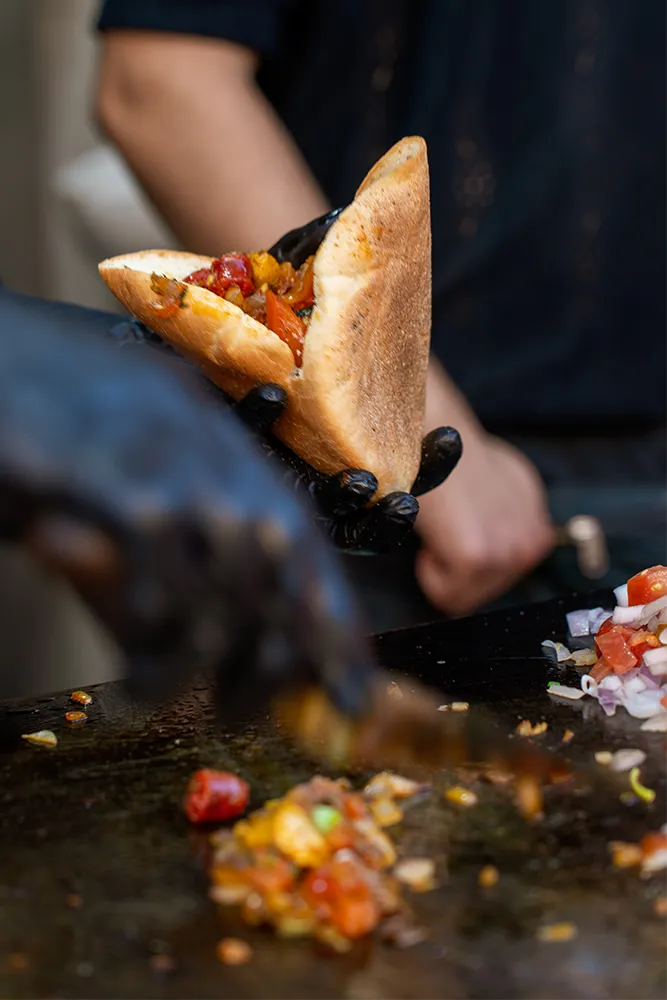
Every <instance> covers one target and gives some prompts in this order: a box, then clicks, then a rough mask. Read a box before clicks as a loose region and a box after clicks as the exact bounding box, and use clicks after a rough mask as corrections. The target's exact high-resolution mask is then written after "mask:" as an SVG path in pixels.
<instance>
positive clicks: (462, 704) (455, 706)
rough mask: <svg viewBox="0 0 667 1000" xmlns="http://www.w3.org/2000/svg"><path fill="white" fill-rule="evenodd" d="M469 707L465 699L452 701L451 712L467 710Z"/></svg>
mask: <svg viewBox="0 0 667 1000" xmlns="http://www.w3.org/2000/svg"><path fill="white" fill-rule="evenodd" d="M469 708H470V703H469V702H467V701H453V702H452V712H467V711H468V709H469Z"/></svg>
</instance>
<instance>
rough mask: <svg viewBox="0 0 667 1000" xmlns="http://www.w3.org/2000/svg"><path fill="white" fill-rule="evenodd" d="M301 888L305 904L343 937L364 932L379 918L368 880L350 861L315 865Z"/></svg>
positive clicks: (375, 923)
mask: <svg viewBox="0 0 667 1000" xmlns="http://www.w3.org/2000/svg"><path fill="white" fill-rule="evenodd" d="M301 891H302V895H303V898H304V899H305V900H306V902H307V903H308V905H309V906H311V907H312V908H313V909H314V910H315V911H316V912H317V913H319V914H320V916H321V918H323V919H327V920H330V921H331V923H332V924H333V926H334V927H335V928H336V929H337V930H338V931H340V933H341V934H343V935H344V936H345V937H348V938H358V937H362V936H363V935H364V934H368V933H369V932H370V931H372V930H373V928H374V927H375V926H376V925H377V922H378V920H379V918H380V910H379V907H378V905H377V903H376V902H375V900H374V899H373V897H372V895H371V891H370V888H369V886H368V884H367V883H366V882H365V881H364V880H363V878H360V877H359V873H358V871H357V869H356V866H355V865H354V864H352V863H350V862H347V861H340V862H333V863H332V864H330V865H323V866H322V867H321V868H317V869H315V871H313V872H311V873H310V874H309V875H308V877H307V878H306V879H305V880H304V883H303V886H302V890H301Z"/></svg>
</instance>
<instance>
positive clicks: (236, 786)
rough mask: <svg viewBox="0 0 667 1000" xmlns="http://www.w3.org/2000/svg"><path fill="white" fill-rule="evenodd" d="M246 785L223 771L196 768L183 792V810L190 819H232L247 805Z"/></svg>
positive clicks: (248, 792)
mask: <svg viewBox="0 0 667 1000" xmlns="http://www.w3.org/2000/svg"><path fill="white" fill-rule="evenodd" d="M249 798H250V788H249V787H248V784H247V783H246V782H245V781H243V780H242V779H241V778H237V776H236V775H235V774H229V773H228V772H227V771H209V770H202V771H196V772H195V773H194V774H193V775H192V778H191V779H190V784H189V785H188V790H187V792H186V795H185V802H184V807H185V812H186V815H187V817H188V819H189V820H190V822H191V823H221V822H223V821H224V820H227V819H235V818H236V817H237V816H240V815H241V814H242V813H244V812H245V811H246V809H247V808H248V800H249Z"/></svg>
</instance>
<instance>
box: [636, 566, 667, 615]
mask: <svg viewBox="0 0 667 1000" xmlns="http://www.w3.org/2000/svg"><path fill="white" fill-rule="evenodd" d="M665 594H667V566H650V567H649V568H648V569H644V570H642V571H641V573H637V574H636V576H633V577H632V578H631V579H630V580H628V604H629V605H630V606H631V607H632V606H634V605H636V604H649V603H650V602H651V601H655V600H656V599H657V598H658V597H664V596H665Z"/></svg>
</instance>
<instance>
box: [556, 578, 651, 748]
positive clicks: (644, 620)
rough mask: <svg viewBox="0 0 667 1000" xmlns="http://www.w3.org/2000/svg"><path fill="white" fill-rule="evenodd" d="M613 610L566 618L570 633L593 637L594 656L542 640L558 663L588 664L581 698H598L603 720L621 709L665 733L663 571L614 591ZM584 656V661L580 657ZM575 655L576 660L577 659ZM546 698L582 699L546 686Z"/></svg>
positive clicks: (648, 727)
mask: <svg viewBox="0 0 667 1000" xmlns="http://www.w3.org/2000/svg"><path fill="white" fill-rule="evenodd" d="M615 593H616V600H617V601H618V604H617V605H616V607H615V608H614V610H613V611H607V612H604V611H603V610H602V609H601V608H596V609H594V611H586V610H582V611H573V612H570V614H568V616H567V621H568V628H569V630H570V634H571V635H572V636H573V637H575V638H578V637H582V636H586V635H594V636H595V652H593V651H592V650H591V651H589V650H583V651H576V652H574V653H570V651H569V650H568V649H567V648H566V647H564V646H562V644H560V643H553V642H552V641H551V640H546V641H545V642H544V643H543V644H542V645H543V646H549V647H553V648H554V650H555V652H556V655H557V659H558V661H559V662H563V661H565V660H574V662H575V663H577V658H578V661H579V662H578V665H580V666H583V665H588V664H591V669H590V670H589V671H588V673H586V674H584V676H583V677H582V679H581V690H582V691H583V693H584V694H587V695H590V696H591V697H593V698H596V699H597V700H598V702H599V703H600V705H601V706H602V708H603V709H604V711H605V712H606V714H607V715H614V713H615V712H616V709H617V708H618V706H619V705H622V706H623V707H624V708H625V709H626V711H627V712H629V714H630V715H633V716H634V717H635V718H637V719H645V720H646V721H645V722H644V724H643V726H642V729H646V730H649V731H660V732H666V731H667V566H652V567H650V569H645V570H643V572H641V573H637V575H636V576H633V577H632V579H630V580H628V582H627V584H626V585H625V586H623V587H618V588H617V589H616V591H615ZM582 653H583V656H582V655H581V654H582ZM578 654H579V656H578ZM548 690H549V694H551V695H555V696H560V697H563V698H569V699H576V698H579V697H581V695H579V694H578V692H577V690H576V689H574V688H569V687H566V686H563V685H561V686H558V685H553V684H550V686H549V689H548Z"/></svg>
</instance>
